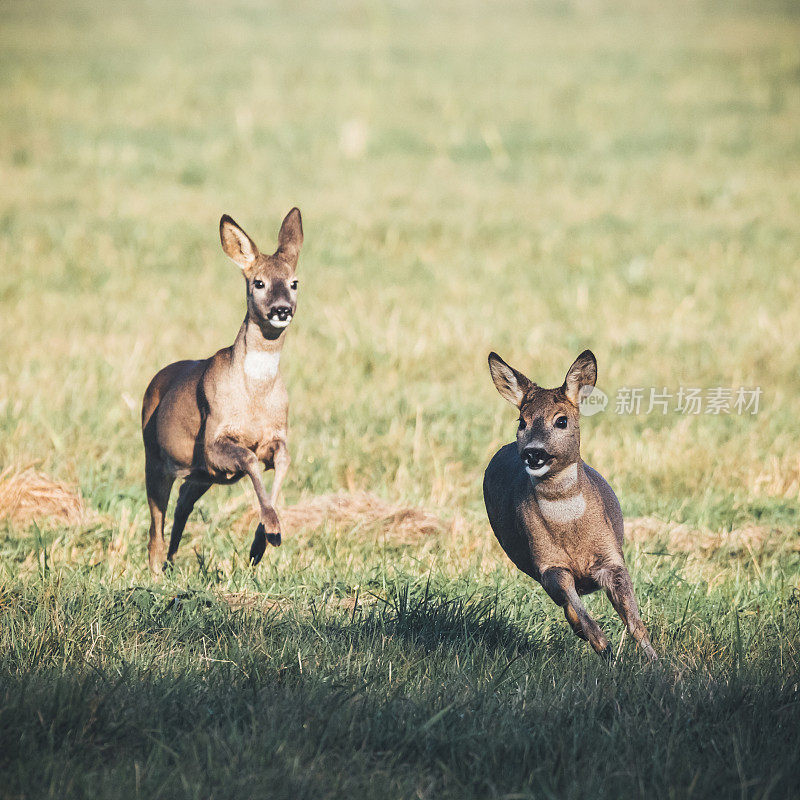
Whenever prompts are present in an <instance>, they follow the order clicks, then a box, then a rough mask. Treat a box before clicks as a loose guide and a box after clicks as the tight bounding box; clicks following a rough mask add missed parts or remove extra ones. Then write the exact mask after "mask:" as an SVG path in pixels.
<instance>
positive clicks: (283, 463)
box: [267, 440, 292, 547]
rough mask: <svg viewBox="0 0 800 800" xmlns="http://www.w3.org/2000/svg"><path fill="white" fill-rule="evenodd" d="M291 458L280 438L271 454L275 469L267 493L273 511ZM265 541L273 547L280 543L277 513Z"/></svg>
mask: <svg viewBox="0 0 800 800" xmlns="http://www.w3.org/2000/svg"><path fill="white" fill-rule="evenodd" d="M291 461H292V459H291V458H290V457H289V448H288V447H287V446H286V442H284V441H283V440H280V441H278V442H277V443H276V445H275V452H274V453H273V456H272V466H273V468H274V470H275V477H274V478H273V480H272V491H271V492H270V493H269V504H270V506H271V507H272V510H273V513H274V511H275V504H276V503H277V502H278V495H279V494H280V491H281V484H282V483H283V479H284V478H285V477H286V473H287V472H288V471H289V464H291ZM267 541H268V542H269V543H270V544H271V545H273V546H274V547H278V546H280V543H281V526H280V521H279V520H278V515H277V514H275V527H274V528H273V529H272V530H267Z"/></svg>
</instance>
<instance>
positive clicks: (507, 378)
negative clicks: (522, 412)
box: [489, 353, 532, 408]
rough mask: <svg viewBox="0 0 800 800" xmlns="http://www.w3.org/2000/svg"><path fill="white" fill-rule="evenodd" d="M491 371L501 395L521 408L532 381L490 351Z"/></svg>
mask: <svg viewBox="0 0 800 800" xmlns="http://www.w3.org/2000/svg"><path fill="white" fill-rule="evenodd" d="M489 372H491V373H492V380H493V381H494V385H495V388H496V389H497V391H498V392H500V396H501V397H503V398H505V399H506V400H508V402H509V403H511V405H513V406H516V407H517V408H519V407H520V406H521V405H522V401H523V400H524V399H525V393H526V392H527V391H528V389H529V388H530V387H531V385H532V384H531V381H529V380H528V379H527V378H526V377H525V376H524V375H523V374H522V373H521V372H517V370H515V369H514V368H513V367H509V366H508V364H506V362H505V361H503V359H502V358H500V356H499V355H497V353H489Z"/></svg>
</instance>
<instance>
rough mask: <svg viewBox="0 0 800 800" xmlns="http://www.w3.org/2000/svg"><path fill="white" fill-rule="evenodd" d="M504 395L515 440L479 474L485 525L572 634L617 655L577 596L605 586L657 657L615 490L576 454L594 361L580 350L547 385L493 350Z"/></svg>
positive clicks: (630, 628)
mask: <svg viewBox="0 0 800 800" xmlns="http://www.w3.org/2000/svg"><path fill="white" fill-rule="evenodd" d="M489 371H490V373H491V376H492V381H493V382H494V385H495V388H496V389H497V391H498V392H499V393H500V396H501V397H503V398H504V399H505V400H507V401H508V402H509V403H511V404H512V405H513V406H515V407H516V408H517V409H518V411H519V427H518V430H517V437H516V441H515V442H510V443H509V444H506V445H504V446H503V447H501V448H500V449H499V450H498V451H497V452H496V453H495V455H494V456H493V457H492V459H491V461H490V462H489V466H488V467H487V468H486V472H485V473H484V478H483V497H484V503H485V505H486V513H487V515H488V517H489V524H490V525H491V528H492V531H493V532H494V535H495V537H496V538H497V541H498V542H499V543H500V546H501V547H502V549H503V550H504V552H505V553H506V555H507V556H508V557H509V558H510V559H511V561H512V562H513V564H514V565H515V566H516V567H517V568H518V569H519V570H521V571H522V572H524V573H525V574H526V575H528V576H530V577H531V578H533V579H534V580H536V581H538V582H539V583H540V584H541V585H542V587H543V588H544V590H545V592H547V594H548V595H549V596H550V598H551V599H552V600H553V601H554V602H555V603H556V604H557V605H559V606H561V607H562V608H563V609H564V616H565V617H566V619H567V622H568V623H569V624H570V626H571V627H572V630H573V632H574V633H575V634H576V635H577V636H578V637H579V638H581V639H583V640H585V641H588V642H589V644H590V645H591V646H592V648H593V649H594V650H595V652H597V653H599V654H600V655H601V656H603V657H604V658H605V659H607V660H609V661H610V660H612V659H613V654H612V650H611V645H610V644H609V641H608V639H607V638H606V636H605V634H604V633H603V631H602V629H601V628H600V626H599V625H598V624H597V622H596V621H595V620H594V619H593V618H592V617H591V616H590V615H589V613H588V611H587V610H586V607H585V606H584V604H583V602H582V601H581V597H582V596H583V595H586V594H590V593H592V592H596V591H598V590H600V589H603V590H605V592H606V594H607V596H608V598H609V600H610V601H611V604H612V605H613V607H614V609H615V611H616V612H617V614H619V616H620V618H621V619H622V621H623V623H624V624H625V626H626V628H627V630H628V631H629V632H630V634H631V636H632V637H633V639H634V640H635V641H636V642H637V643H638V645H639V646H640V647H641V648H642V650H643V651H644V653H645V655H646V656H647V658H648V659H650V660H656V658H657V655H656V651H655V650H654V649H653V646H652V644H651V643H650V639H649V637H648V634H647V629H646V628H645V626H644V623H643V622H642V619H641V617H640V615H639V607H638V604H637V602H636V596H635V594H634V591H633V583H632V581H631V577H630V574H629V573H628V569H627V567H626V566H625V558H624V556H623V552H622V543H623V535H624V524H623V516H622V509H621V507H620V504H619V500H618V499H617V496H616V495H615V494H614V491H613V489H612V488H611V486H609V484H608V483H607V482H606V480H605V479H604V478H603V477H602V476H601V475H600V473H599V472H597V471H596V470H594V469H592V467H590V466H589V465H588V464H586V463H584V462H583V460H582V459H581V454H580V441H581V439H580V408H579V406H580V401H581V399H582V398H583V397H584V396H586V394H587V393H591V391H592V388H593V387H594V386H595V384H596V382H597V360H596V358H595V356H594V354H593V353H592V352H591V351H590V350H585V351H584V352H582V353H581V354H580V355H579V356H578V357H577V359H575V361H574V363H573V364H572V366H571V367H570V368H569V370H568V371H567V374H566V377H565V378H564V383H563V384H562V385H561V386H559V387H558V388H555V389H544V388H542V387H540V386H538V385H537V384H536V383H534V382H533V381H531V380H529V379H528V378H527V377H526V376H525V375H523V374H522V373H521V372H519V371H517V370H516V369H514V368H513V367H511V366H509V365H508V364H507V363H506V362H505V361H503V359H502V358H500V356H499V355H497V353H494V352H492V353H490V354H489Z"/></svg>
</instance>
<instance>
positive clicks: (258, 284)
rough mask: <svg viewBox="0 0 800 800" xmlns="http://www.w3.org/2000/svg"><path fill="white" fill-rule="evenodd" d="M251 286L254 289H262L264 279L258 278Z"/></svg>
mask: <svg viewBox="0 0 800 800" xmlns="http://www.w3.org/2000/svg"><path fill="white" fill-rule="evenodd" d="M253 288H254V289H263V288H264V281H259V280H255V281H253Z"/></svg>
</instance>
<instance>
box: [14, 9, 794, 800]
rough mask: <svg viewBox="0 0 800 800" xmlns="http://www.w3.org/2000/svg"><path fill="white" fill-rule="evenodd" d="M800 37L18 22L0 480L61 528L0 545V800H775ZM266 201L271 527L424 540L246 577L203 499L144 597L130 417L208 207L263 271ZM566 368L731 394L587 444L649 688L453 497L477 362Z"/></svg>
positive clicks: (427, 21) (384, 15)
mask: <svg viewBox="0 0 800 800" xmlns="http://www.w3.org/2000/svg"><path fill="white" fill-rule="evenodd" d="M799 36H800V15H798V13H797V9H796V8H795V6H794V4H792V3H786V2H778V1H777V0H768V1H767V2H763V3H755V2H734V3H719V2H711V1H710V0H709V1H708V2H698V3H678V4H662V3H656V2H651V1H650V0H644V2H641V3H635V2H628V1H627V0H625V1H624V2H612V1H611V0H601V2H598V3H570V2H551V1H549V0H543V1H542V2H535V3H523V2H516V0H499V2H497V3H492V4H490V5H486V4H481V3H477V2H465V3H454V2H447V1H446V2H442V3H436V4H424V3H420V2H417V1H416V0H412V1H411V2H402V3H401V2H397V3H390V4H384V3H379V2H355V0H354V2H346V3H337V4H316V3H307V2H299V3H289V2H276V3H270V4H263V3H257V2H253V1H252V0H232V2H229V3H225V4H212V3H208V2H206V0H198V2H194V3H188V2H186V0H174V2H168V3H166V4H156V3H154V2H150V1H149V0H148V1H146V2H142V3H136V4H133V3H130V2H121V1H120V0H109V2H105V3H103V4H102V5H101V6H98V5H96V4H92V3H89V2H85V0H69V2H67V3H66V4H64V3H61V4H58V3H54V2H52V0H43V2H42V3H39V4H30V3H26V2H23V0H9V2H7V3H6V4H5V6H4V8H3V17H2V22H1V23H0V63H2V65H3V67H2V69H0V186H2V187H3V188H2V191H0V264H2V269H0V342H1V343H2V344H0V468H6V467H11V468H17V467H21V466H24V465H27V464H30V463H36V464H37V465H38V467H39V468H40V469H41V470H43V471H44V472H46V473H48V474H50V475H52V476H54V477H55V478H56V479H58V480H63V481H66V482H67V483H69V484H72V485H75V486H77V487H79V488H80V491H81V493H82V495H83V496H84V498H85V499H86V502H87V505H88V506H89V508H90V510H91V512H92V514H90V515H89V517H88V518H87V521H86V522H85V524H82V525H75V526H65V525H58V524H55V523H53V522H52V521H51V522H49V523H48V522H47V521H46V520H40V521H39V524H38V525H37V524H33V523H31V524H27V523H20V522H16V523H15V522H12V521H11V520H9V519H2V520H0V796H2V797H14V798H22V797H25V798H33V797H59V798H65V797H82V796H87V795H92V796H95V797H102V798H105V797H108V798H113V797H120V798H122V797H125V798H128V797H135V796H149V797H165V798H172V797H200V798H211V797H214V798H224V797H232V796H237V797H249V796H253V797H265V796H268V797H276V798H280V797H292V798H296V797H297V798H299V797H312V796H313V797H315V798H317V797H353V798H359V797H364V798H372V797H376V796H386V797H391V798H394V797H398V798H399V797H403V798H405V797H421V798H434V797H435V798H451V797H452V798H471V797H475V798H485V797H498V798H500V797H505V798H508V800H511V799H512V798H526V797H537V798H538V797H558V798H570V797H579V796H580V797H609V798H617V797H623V796H639V797H645V796H646V797H653V796H655V797H664V798H673V797H675V798H677V797H690V796H691V797H707V796H714V797H720V796H722V797H734V796H735V797H738V798H778V797H787V798H788V797H797V796H798V795H800V768H798V763H800V730H799V729H798V725H797V714H798V711H799V710H800V695H799V694H798V688H797V687H798V683H800V675H799V674H798V673H799V672H800V670H799V669H798V663H799V661H800V617H799V614H800V601H799V599H798V592H800V554H799V553H798V544H797V542H798V533H799V532H800V450H798V441H800V422H798V420H800V374H798V370H797V365H798V364H799V363H800V337H798V335H797V320H798V318H800V295H798V292H797V284H798V280H799V279H800V263H799V262H798V253H800V227H798V225H797V220H798V218H800V191H798V186H800V55H798V50H797V41H798V37H799ZM295 204H296V205H298V206H300V208H301V209H302V211H303V217H304V224H305V233H306V241H305V247H304V251H303V255H302V257H301V263H300V277H301V280H302V283H301V292H300V301H299V312H298V316H297V319H296V321H295V322H294V323H293V325H292V328H291V329H290V331H289V334H288V341H287V345H286V350H285V355H284V358H283V361H282V364H281V366H282V370H283V372H284V375H285V378H286V381H287V384H288V386H289V392H290V398H291V403H292V405H291V440H290V449H291V452H292V456H293V465H292V468H291V471H290V473H289V477H288V479H287V482H286V484H285V492H284V494H285V501H286V502H287V503H295V502H297V501H298V500H301V499H304V498H305V499H307V498H310V497H313V496H315V495H317V494H320V493H323V492H330V491H339V490H351V491H353V490H366V491H370V492H374V493H376V494H378V495H379V496H381V497H382V498H384V499H385V500H387V501H389V502H392V503H402V504H411V505H422V506H425V507H426V508H429V509H431V510H432V511H433V512H434V513H436V514H437V515H439V516H440V517H442V518H443V519H444V520H445V521H446V523H447V525H446V526H445V528H446V529H445V532H443V533H441V534H433V535H425V536H422V535H420V536H416V537H415V536H407V535H404V536H399V535H395V534H394V533H392V531H389V532H386V531H385V530H383V529H381V528H379V527H377V526H369V525H366V526H365V525H358V526H355V527H353V526H343V525H338V526H337V525H334V524H333V523H326V524H325V525H323V526H322V527H320V528H318V529H316V530H297V531H288V532H287V535H286V536H285V537H284V541H285V545H284V546H283V547H282V548H280V549H279V550H275V551H272V550H271V551H270V552H269V553H268V554H267V557H266V558H265V561H264V562H262V564H261V565H260V566H259V567H258V569H257V570H255V571H251V570H249V569H248V568H246V567H245V566H244V559H245V557H246V555H247V552H248V549H249V544H250V533H248V532H244V531H242V529H241V525H239V524H238V523H237V518H238V516H239V512H238V511H232V510H231V508H230V502H231V499H232V498H236V497H239V496H242V495H244V494H246V492H247V488H246V487H245V486H239V487H234V488H232V489H223V488H218V489H215V490H214V491H212V492H210V493H209V494H208V495H207V496H206V498H204V499H203V501H202V502H201V504H200V508H199V509H198V513H196V515H195V516H194V517H193V518H192V520H191V521H190V524H189V526H188V529H187V534H186V537H185V540H184V544H183V546H182V548H181V550H180V552H179V557H178V565H177V569H176V571H175V573H174V575H172V576H170V577H168V578H167V579H166V580H165V581H163V582H162V583H161V584H153V583H152V581H151V579H150V578H149V576H148V574H147V571H146V569H145V540H146V529H147V511H146V504H145V499H144V487H143V457H142V451H141V442H140V433H139V426H138V415H139V403H140V398H141V395H142V392H143V390H144V387H145V386H146V384H147V381H148V380H149V378H150V377H151V376H152V374H153V373H154V372H155V371H156V370H157V369H158V368H159V367H161V366H162V365H164V364H165V363H167V362H169V361H173V360H177V359H179V358H187V357H199V356H205V355H208V354H210V353H212V352H214V351H215V350H216V349H218V348H219V347H222V346H225V345H227V344H229V343H230V342H231V341H232V339H233V337H234V335H235V333H236V330H237V329H238V325H239V323H240V321H241V317H242V315H243V310H244V304H243V291H242V285H241V277H239V276H238V275H237V271H236V270H235V268H233V267H232V266H231V265H230V263H229V262H228V261H227V260H226V259H225V258H224V256H223V255H222V253H221V251H220V248H219V243H218V238H217V224H218V220H219V217H220V215H221V214H222V213H223V212H227V213H230V214H232V215H233V216H234V217H235V218H236V219H237V221H239V222H240V223H241V224H242V225H243V226H244V227H245V228H246V229H247V231H248V232H249V233H250V234H251V235H252V236H253V237H254V238H255V240H256V241H257V242H258V243H259V244H263V245H264V246H265V248H266V247H267V246H268V245H269V244H271V243H273V242H274V241H275V237H276V234H277V229H278V226H279V224H280V220H281V219H282V218H283V215H284V214H285V213H286V212H287V211H288V209H289V208H291V206H292V205H295ZM586 347H591V348H592V350H593V351H594V352H595V354H596V355H597V358H598V362H599V371H600V378H599V386H600V387H601V388H602V389H603V390H604V391H606V393H607V394H609V395H610V397H611V398H612V400H611V402H612V406H613V402H614V396H615V394H616V392H617V390H618V389H620V388H621V387H635V386H644V387H651V386H652V387H656V388H657V389H659V390H660V389H661V387H667V388H668V389H669V390H670V391H672V392H676V391H677V390H678V388H679V387H680V386H697V387H702V388H710V387H714V386H728V387H737V386H760V387H762V389H763V392H764V394H763V398H762V404H761V410H760V412H759V414H758V415H756V416H738V415H736V414H733V415H722V416H718V417H717V416H711V415H705V414H704V415H700V416H697V417H686V416H684V415H681V414H677V413H674V412H670V413H669V414H667V415H665V416H661V415H652V414H651V415H645V414H640V415H618V414H615V413H613V411H612V410H609V411H606V413H604V414H599V415H597V416H594V417H591V418H586V419H585V420H584V422H583V425H582V430H583V437H582V438H583V454H584V457H585V458H586V460H587V461H588V462H589V463H591V464H593V465H594V466H595V467H597V468H598V469H599V470H600V471H601V472H602V473H603V474H604V475H605V476H606V477H607V478H608V479H609V481H610V482H611V484H612V485H613V486H614V488H615V489H616V491H617V493H618V495H619V497H620V500H621V503H622V506H623V510H624V512H625V514H626V516H627V517H628V518H634V517H650V518H654V519H655V525H656V528H658V530H659V531H661V533H659V534H658V535H655V536H654V538H653V540H652V541H646V540H643V539H642V538H641V537H638V538H637V537H633V538H635V541H631V543H630V544H629V545H628V547H627V551H626V554H627V558H628V561H629V563H630V565H631V569H632V573H633V578H634V584H635V586H636V590H637V594H638V596H639V599H640V604H641V606H642V612H643V617H644V619H645V621H646V623H647V624H648V626H649V628H650V630H651V633H652V638H653V641H654V644H655V646H656V648H657V649H658V650H659V652H660V653H661V654H663V656H664V658H663V659H662V661H661V662H660V663H659V664H658V665H656V666H655V667H647V666H645V665H644V664H643V663H642V662H641V661H640V658H639V656H638V655H637V654H636V652H635V651H634V650H633V649H632V648H631V646H630V642H625V643H624V644H623V645H622V647H621V649H620V658H619V659H618V661H617V663H616V664H615V666H614V667H612V668H611V669H610V670H609V669H606V668H604V667H603V665H602V664H601V663H600V662H599V660H598V659H597V658H596V657H595V656H594V655H593V654H592V653H591V652H589V651H588V649H587V647H586V646H585V645H584V644H583V643H581V642H578V641H577V640H575V639H574V637H573V636H572V634H571V633H570V632H569V630H568V628H567V626H566V624H565V623H564V620H563V618H562V616H561V614H560V612H559V610H558V609H557V608H555V607H554V606H553V605H552V603H550V601H549V600H548V599H547V598H546V597H545V596H544V594H543V592H542V591H541V589H540V588H539V587H538V586H536V585H534V584H532V582H530V581H528V580H527V579H525V578H524V577H523V576H522V575H520V574H519V573H516V572H515V571H514V570H513V568H512V567H511V565H510V564H508V562H507V561H506V560H505V558H504V556H503V555H502V553H501V552H500V550H499V547H498V546H497V545H496V544H495V543H494V541H493V539H492V537H491V534H490V532H489V530H488V526H487V523H486V520H485V514H484V511H483V503H482V499H481V492H480V482H481V476H482V472H483V469H484V467H485V465H486V463H487V462H488V460H489V458H490V457H491V454H492V453H493V452H494V451H495V450H496V449H497V448H498V447H499V446H500V445H501V444H502V443H504V442H506V441H508V440H509V439H510V438H511V437H512V435H513V431H514V429H515V425H514V414H513V411H512V409H511V408H510V407H509V406H507V405H506V404H505V403H504V402H503V401H502V400H501V399H500V398H499V397H498V396H497V394H496V392H495V390H494V388H493V386H492V384H491V381H490V380H489V376H488V370H487V368H486V355H487V353H488V351H489V350H491V349H494V350H496V351H498V352H499V353H500V354H501V355H502V356H503V357H504V358H506V359H507V360H508V361H510V363H512V364H513V365H515V366H518V367H519V368H520V369H522V370H523V371H525V372H526V373H527V374H529V375H530V377H531V378H533V379H536V380H538V381H540V382H541V383H543V384H544V385H554V384H556V383H558V382H560V381H561V380H562V378H563V375H564V373H565V371H566V369H567V367H568V366H569V364H570V363H571V361H572V359H573V358H574V357H575V356H576V355H577V354H578V353H579V352H580V351H581V350H583V349H584V348H586ZM732 530H738V531H739V532H738V533H734V534H731V533H730V532H731V531H732ZM676 532H678V533H680V537H678V535H677V533H676ZM681 537H682V538H681ZM748 537H749V538H748ZM712 540H713V541H714V542H715V544H714V546H713V547H709V546H706V545H707V543H708V542H709V541H712ZM693 542H696V546H694V545H693ZM588 602H589V604H590V607H591V609H592V610H593V612H594V613H596V614H597V616H598V619H599V621H600V622H601V624H603V626H604V628H605V630H606V631H607V632H608V633H609V634H610V635H611V638H612V639H613V641H614V646H615V649H616V648H619V645H620V625H619V622H618V621H617V620H616V619H615V618H614V615H613V612H612V610H611V609H610V606H609V605H608V604H607V603H606V601H605V600H604V599H603V598H599V597H598V598H590V599H589V600H588Z"/></svg>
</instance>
